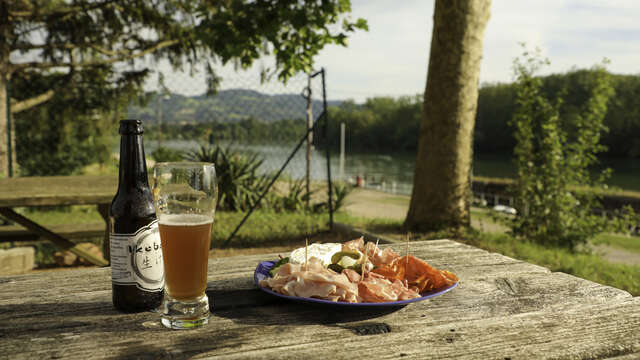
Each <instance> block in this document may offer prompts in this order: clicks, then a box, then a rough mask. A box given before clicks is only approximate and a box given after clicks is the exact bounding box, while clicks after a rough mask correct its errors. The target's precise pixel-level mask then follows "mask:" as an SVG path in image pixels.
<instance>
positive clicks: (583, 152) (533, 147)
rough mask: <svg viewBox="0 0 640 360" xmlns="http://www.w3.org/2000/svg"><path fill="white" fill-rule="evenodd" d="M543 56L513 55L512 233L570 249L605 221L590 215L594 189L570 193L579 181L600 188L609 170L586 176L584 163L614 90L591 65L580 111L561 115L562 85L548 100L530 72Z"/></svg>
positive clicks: (589, 160)
mask: <svg viewBox="0 0 640 360" xmlns="http://www.w3.org/2000/svg"><path fill="white" fill-rule="evenodd" d="M546 64H548V61H547V60H541V59H540V57H539V56H537V55H533V56H530V55H529V54H528V53H526V52H525V54H524V61H521V60H520V59H516V60H515V62H514V69H515V72H516V76H517V83H516V89H517V100H516V105H517V108H516V112H515V114H514V117H513V120H512V123H511V125H512V126H514V127H515V138H516V141H517V144H516V147H515V150H514V152H515V158H516V165H517V169H518V176H517V181H516V185H515V191H514V193H515V200H516V201H515V207H516V209H517V211H518V216H517V217H515V219H514V220H513V221H511V224H510V225H511V229H512V232H513V234H515V235H517V236H520V237H524V238H526V239H528V240H531V241H534V242H536V243H539V244H543V245H552V246H560V247H566V248H569V249H571V250H573V249H575V247H576V246H578V245H580V244H583V243H585V242H586V241H587V239H589V238H590V237H593V236H594V235H596V234H597V233H599V232H602V231H604V230H605V229H607V227H608V226H609V223H608V221H607V220H606V218H604V217H602V216H599V215H596V214H594V211H593V210H594V209H595V208H597V207H599V206H600V205H599V202H598V199H597V197H596V195H595V194H594V193H593V192H575V191H571V189H575V188H578V187H582V186H591V187H599V186H601V185H602V183H603V181H604V179H605V178H606V176H607V174H608V173H603V175H602V176H600V178H597V179H594V178H592V177H591V175H590V172H589V168H590V167H591V166H592V165H594V164H596V163H597V158H596V154H597V153H599V152H601V151H603V150H604V146H602V145H600V144H599V141H600V134H601V133H602V132H603V131H605V130H606V127H605V126H604V125H603V118H604V115H605V113H606V110H607V104H608V102H609V99H610V98H611V96H612V95H613V89H612V87H611V85H610V76H609V74H608V73H607V72H606V71H605V69H604V67H603V66H596V67H595V69H594V73H596V74H597V76H594V77H592V78H591V80H592V81H593V83H592V84H590V86H589V88H590V93H589V94H588V99H587V101H586V102H585V106H584V108H583V109H581V112H580V113H576V114H574V115H573V116H571V117H566V118H563V119H561V118H560V108H561V106H562V97H563V96H564V94H566V92H567V90H566V89H564V90H561V91H559V93H558V94H557V96H556V101H555V102H553V103H552V102H551V101H550V100H549V99H547V98H546V97H545V96H544V95H543V93H542V91H541V86H542V79H541V78H539V77H534V73H535V72H536V71H537V70H538V69H539V68H540V67H541V66H543V65H546Z"/></svg>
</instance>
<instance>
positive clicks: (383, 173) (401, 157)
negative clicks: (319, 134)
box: [145, 140, 640, 194]
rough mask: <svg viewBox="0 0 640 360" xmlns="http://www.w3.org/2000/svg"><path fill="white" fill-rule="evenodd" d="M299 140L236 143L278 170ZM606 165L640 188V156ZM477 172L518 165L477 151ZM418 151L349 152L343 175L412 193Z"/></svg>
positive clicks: (298, 171) (318, 164)
mask: <svg viewBox="0 0 640 360" xmlns="http://www.w3.org/2000/svg"><path fill="white" fill-rule="evenodd" d="M295 145H296V144H287V145H242V146H239V145H236V146H235V147H236V148H240V149H244V150H247V151H251V152H256V153H259V154H261V155H262V157H263V158H264V163H263V164H262V167H261V170H262V171H264V172H274V171H277V170H278V169H279V168H280V167H281V166H282V164H284V162H285V160H286V159H287V158H288V157H289V155H290V154H291V153H292V151H293V149H294V147H295ZM163 146H166V147H169V148H173V149H179V150H183V151H191V150H195V149H198V148H199V147H200V144H199V143H197V142H195V141H184V140H165V141H163ZM156 147H157V143H156V142H155V141H147V142H145V148H146V152H147V154H150V153H151V152H152V151H153V150H154V149H155V148H156ZM330 162H331V178H332V179H333V180H334V181H335V180H337V179H338V178H339V176H340V171H339V154H337V153H332V154H331V159H330ZM601 162H602V165H603V166H604V167H610V168H611V169H613V176H612V177H611V179H609V181H608V184H609V185H611V186H616V187H619V188H623V189H628V190H635V191H640V159H618V158H604V159H601ZM473 164H474V165H473V174H474V176H484V177H513V176H514V175H515V173H516V171H515V165H514V164H513V162H512V161H511V159H510V156H509V155H495V154H490V155H487V154H476V155H474V163H473ZM414 166H415V154H409V153H348V154H346V156H345V164H344V174H343V176H342V179H343V180H344V181H348V182H354V181H355V179H356V176H360V177H362V178H363V179H365V185H366V186H367V187H372V188H376V189H380V190H383V191H386V192H391V193H398V194H410V193H411V186H412V183H413V170H414ZM305 169H306V160H305V148H304V145H303V147H302V148H301V149H300V150H299V151H298V152H297V153H296V154H295V156H294V157H293V158H292V159H291V162H290V163H289V165H288V166H287V167H286V169H285V173H286V174H287V175H288V176H290V177H292V178H302V177H304V175H305ZM311 177H312V178H313V179H315V180H325V179H326V178H327V161H326V156H325V152H324V151H317V150H316V151H313V153H312V161H311Z"/></svg>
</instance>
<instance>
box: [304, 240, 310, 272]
mask: <svg viewBox="0 0 640 360" xmlns="http://www.w3.org/2000/svg"><path fill="white" fill-rule="evenodd" d="M308 251H309V239H308V238H307V239H304V269H305V270H307V261H309V255H308V254H309V253H308Z"/></svg>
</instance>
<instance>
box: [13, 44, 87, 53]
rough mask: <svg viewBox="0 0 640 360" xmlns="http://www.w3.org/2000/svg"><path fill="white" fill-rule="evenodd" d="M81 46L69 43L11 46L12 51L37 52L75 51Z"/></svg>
mask: <svg viewBox="0 0 640 360" xmlns="http://www.w3.org/2000/svg"><path fill="white" fill-rule="evenodd" d="M80 46H82V45H76V44H71V43H60V44H37V45H33V44H16V45H14V46H12V48H13V49H12V50H23V51H24V50H26V51H29V50H38V49H46V48H54V49H75V48H77V47H80Z"/></svg>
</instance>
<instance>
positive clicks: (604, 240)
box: [593, 234, 640, 253]
mask: <svg viewBox="0 0 640 360" xmlns="http://www.w3.org/2000/svg"><path fill="white" fill-rule="evenodd" d="M593 244H606V245H609V246H613V247H616V248H619V249H623V250H626V251H632V252H636V253H640V237H637V236H626V235H618V234H600V235H598V236H596V237H595V239H594V240H593Z"/></svg>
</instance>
